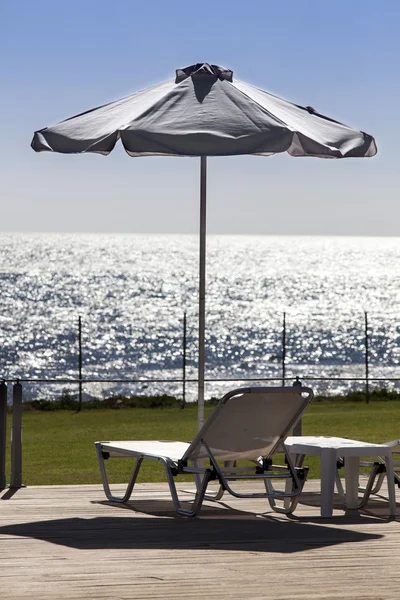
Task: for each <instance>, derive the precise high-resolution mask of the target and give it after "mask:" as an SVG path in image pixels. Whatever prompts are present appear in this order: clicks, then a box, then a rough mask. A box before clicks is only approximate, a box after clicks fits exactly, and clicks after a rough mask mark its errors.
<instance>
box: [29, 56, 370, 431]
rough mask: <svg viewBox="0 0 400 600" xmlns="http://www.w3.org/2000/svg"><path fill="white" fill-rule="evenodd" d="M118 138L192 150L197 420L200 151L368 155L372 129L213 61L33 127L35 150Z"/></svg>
mask: <svg viewBox="0 0 400 600" xmlns="http://www.w3.org/2000/svg"><path fill="white" fill-rule="evenodd" d="M119 139H120V140H121V142H122V144H123V146H124V148H125V150H126V152H127V153H128V154H129V155H130V156H198V157H201V164H200V274H199V350H198V352H199V354H198V357H199V358H198V411H199V413H198V424H199V427H201V426H202V424H203V422H204V333H205V267H206V262H205V256H206V178H207V158H206V157H207V156H229V155H239V154H255V155H261V156H270V155H271V154H275V153H277V152H288V153H289V154H290V155H292V156H316V157H320V158H347V157H364V156H374V155H375V154H376V152H377V148H376V144H375V140H374V138H373V137H372V136H370V135H368V134H366V133H364V132H362V131H358V130H356V129H353V128H351V127H348V126H347V125H344V124H343V123H339V122H338V121H334V120H333V119H330V118H328V117H326V116H324V115H322V114H320V113H318V112H317V111H316V110H314V109H313V108H312V107H311V106H305V107H304V106H299V105H298V104H293V103H291V102H288V101H286V100H283V99H281V98H279V97H277V96H274V95H273V94H270V93H268V92H265V91H263V90H260V89H258V88H256V87H253V86H252V85H249V84H247V83H244V82H243V81H239V80H236V79H234V77H233V72H232V71H231V70H229V69H226V68H224V67H220V66H218V65H210V64H208V63H198V64H196V65H192V66H189V67H185V68H183V69H177V71H176V77H175V79H172V80H169V81H165V82H163V83H160V84H157V85H154V86H152V87H149V88H147V89H145V90H142V91H139V92H136V93H134V94H132V95H130V96H126V97H125V98H122V99H121V100H117V101H115V102H111V103H109V104H105V105H103V106H99V107H97V108H94V109H92V110H89V111H87V112H84V113H81V114H79V115H76V116H74V117H71V118H70V119H67V120H65V121H62V122H61V123H58V124H56V125H53V126H51V127H46V128H45V129H41V130H39V131H36V132H35V134H34V136H33V140H32V148H33V149H34V150H35V151H36V152H42V151H50V152H62V153H65V154H75V153H85V152H95V153H99V154H105V155H107V154H109V153H110V152H111V150H112V149H113V148H114V146H115V144H116V143H117V141H118V140H119Z"/></svg>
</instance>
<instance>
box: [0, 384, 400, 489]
mask: <svg viewBox="0 0 400 600" xmlns="http://www.w3.org/2000/svg"><path fill="white" fill-rule="evenodd" d="M338 380H344V381H354V382H356V381H362V382H364V378H356V377H343V378H340V377H307V376H302V379H301V380H300V378H299V377H298V376H296V377H295V378H294V379H293V378H285V377H283V378H281V377H248V378H221V379H207V378H205V382H209V383H217V382H276V381H280V382H282V385H286V384H287V383H290V384H291V385H293V386H301V385H302V382H304V381H305V382H313V381H338ZM371 381H382V382H387V381H400V378H390V379H388V378H373V379H368V380H367V383H368V382H371ZM188 382H190V383H197V379H191V378H185V377H183V378H182V379H101V378H95V379H82V378H79V379H71V378H66V379H59V378H55V379H33V378H21V379H3V380H0V490H2V489H5V488H6V487H10V488H14V489H18V488H21V487H22V485H23V484H22V407H23V392H22V384H23V383H31V384H32V383H35V384H73V385H78V387H79V390H80V392H81V391H82V387H83V385H84V384H88V383H182V384H183V391H184V390H185V385H186V383H188ZM9 384H11V385H12V428H11V453H10V455H11V471H10V484H9V486H7V483H6V445H7V441H6V440H7V410H8V406H7V399H8V385H9ZM366 401H367V402H368V401H369V398H368V399H366ZM301 434H302V422H301V420H300V421H299V422H298V423H297V425H296V426H295V428H294V429H293V435H301Z"/></svg>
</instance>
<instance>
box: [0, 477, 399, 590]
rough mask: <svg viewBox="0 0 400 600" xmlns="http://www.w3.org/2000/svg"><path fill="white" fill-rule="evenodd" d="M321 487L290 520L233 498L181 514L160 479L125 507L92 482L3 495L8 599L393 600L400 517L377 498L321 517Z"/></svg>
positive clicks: (0, 556)
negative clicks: (193, 514) (196, 515)
mask: <svg viewBox="0 0 400 600" xmlns="http://www.w3.org/2000/svg"><path fill="white" fill-rule="evenodd" d="M319 485H320V483H319V482H318V481H309V482H307V484H306V488H305V493H304V495H303V496H302V502H301V503H300V504H299V506H298V508H297V510H296V513H295V517H294V518H293V519H289V518H287V517H286V516H284V515H278V514H277V513H274V512H272V511H271V510H270V509H269V505H268V504H267V503H266V501H265V500H260V499H253V500H240V499H236V498H232V497H229V496H227V497H226V498H225V497H224V498H223V504H219V503H215V504H212V503H206V506H205V508H204V511H203V512H202V513H201V516H200V517H199V518H196V519H184V518H176V517H175V515H174V512H173V509H172V504H171V502H170V501H169V496H168V489H167V487H166V484H162V483H157V484H138V488H137V491H136V493H135V500H134V501H133V502H130V503H128V506H127V507H124V506H118V505H115V504H111V503H109V502H107V501H106V499H105V496H104V493H103V490H102V488H101V486H98V485H82V486H41V487H27V488H22V489H20V490H18V491H16V492H15V493H13V492H12V491H11V490H4V491H3V492H0V565H1V567H0V586H1V590H2V591H3V593H4V591H6V593H7V596H8V597H10V598H13V599H15V600H18V599H20V598H27V597H29V598H30V600H36V599H39V598H40V599H44V600H48V599H51V598H61V599H64V598H65V599H77V598H85V599H92V598H96V599H102V600H103V599H113V600H117V599H119V598H121V599H128V598H129V599H141V600H146V599H147V598H152V599H170V598H171V599H185V600H192V599H199V598H202V599H204V598H207V599H209V600H214V599H217V598H218V600H220V599H221V598H232V599H234V600H236V599H237V600H239V599H240V600H243V599H247V598H249V599H250V598H251V599H252V600H258V599H261V598H274V599H276V600H289V599H290V600H306V599H307V600H309V599H310V598H313V599H317V600H338V599H340V600H342V599H343V598H346V599H354V600H398V598H400V570H399V569H398V565H399V564H400V535H399V534H400V517H398V518H397V519H389V518H388V514H389V507H388V503H387V502H386V501H384V500H383V499H376V500H375V499H374V500H373V501H371V502H370V503H369V505H368V507H367V510H364V511H362V512H357V511H348V512H347V513H345V512H344V511H343V510H342V508H341V507H340V505H335V510H334V515H333V517H332V519H321V518H320V516H319V506H318V502H319V496H318V489H319ZM118 487H120V486H118ZM190 488H191V486H190V484H182V485H181V490H182V491H183V492H185V490H190ZM120 489H122V488H120ZM397 492H398V493H399V490H397ZM383 495H385V490H383ZM191 497H192V495H191V494H190V493H189V494H187V498H188V499H189V498H191ZM399 500H400V495H398V501H399ZM133 507H134V508H135V510H134V509H133ZM398 508H399V512H400V506H399V507H398Z"/></svg>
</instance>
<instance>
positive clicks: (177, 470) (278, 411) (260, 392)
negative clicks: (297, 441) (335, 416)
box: [95, 386, 313, 516]
mask: <svg viewBox="0 0 400 600" xmlns="http://www.w3.org/2000/svg"><path fill="white" fill-rule="evenodd" d="M312 397H313V393H312V390H310V389H309V388H304V387H297V386H296V387H287V388H266V387H251V388H241V389H237V390H233V391H231V392H229V393H228V394H226V395H225V396H224V397H223V398H222V399H221V400H220V401H219V403H218V405H217V406H216V407H215V409H214V411H213V412H212V413H211V415H210V416H209V417H208V419H207V421H206V423H205V424H204V425H203V427H202V428H201V429H200V431H199V432H198V434H197V436H196V437H195V438H194V440H193V441H192V442H191V443H188V442H179V441H168V440H160V441H157V440H149V441H142V440H138V441H133V440H129V441H101V442H95V446H96V451H97V457H98V460H99V465H100V473H101V477H102V482H103V487H104V491H105V494H106V496H107V498H108V499H109V500H112V501H114V502H127V501H128V500H129V498H130V496H131V493H132V491H133V488H134V485H135V482H136V479H137V476H138V473H139V470H140V467H141V464H142V462H143V460H144V459H147V460H155V461H158V462H160V463H162V464H163V465H164V468H165V472H166V475H167V480H168V483H169V487H170V491H171V497H172V500H173V503H174V506H175V509H176V511H177V513H178V514H180V515H185V516H194V515H196V514H197V513H198V512H199V511H200V509H201V506H202V503H203V500H204V498H206V499H207V500H219V499H220V498H221V497H222V495H223V493H224V492H225V491H227V492H229V493H230V494H232V495H233V496H235V497H237V498H252V497H253V498H259V497H265V498H267V499H268V501H269V503H270V505H271V507H272V508H273V509H274V510H276V511H277V512H283V513H291V512H293V510H294V508H295V506H296V505H297V502H298V497H299V494H300V492H301V490H302V489H303V485H304V482H305V479H306V476H307V468H306V467H296V466H294V465H293V463H292V460H291V458H290V455H289V453H288V451H287V450H286V449H285V446H284V443H283V442H284V441H285V438H286V437H287V435H288V434H289V433H290V432H291V431H292V429H293V427H294V426H295V425H296V423H297V422H298V421H299V419H300V418H301V416H302V414H303V412H304V411H305V409H306V408H307V406H308V405H309V403H310V402H311V399H312ZM282 449H283V451H284V454H285V459H286V464H285V465H274V464H273V460H272V458H273V456H274V454H276V453H277V452H279V451H282ZM113 458H134V459H136V462H135V464H134V466H133V470H132V475H131V478H130V481H129V484H128V487H127V489H126V492H125V494H124V495H123V496H122V497H119V496H114V495H113V494H112V493H111V490H110V486H109V483H108V477H107V472H106V466H105V461H106V460H107V459H113ZM238 461H250V462H251V463H252V465H253V466H252V465H250V466H248V464H246V465H244V466H240V465H238ZM205 463H206V464H205ZM207 463H209V464H207ZM183 474H192V475H193V476H194V477H195V481H196V490H197V492H196V494H195V499H194V502H193V506H192V508H191V509H186V508H183V507H182V505H181V503H180V500H179V498H178V493H177V489H176V485H175V478H176V477H177V476H179V475H183ZM243 479H250V480H261V481H262V482H263V484H264V489H265V491H261V492H260V491H256V492H248V493H243V492H238V491H237V490H234V489H233V487H232V485H231V482H235V481H238V480H243ZM213 480H217V481H218V482H219V484H220V485H219V490H218V492H217V493H216V494H215V495H214V496H210V495H206V492H207V486H208V484H209V482H210V481H213ZM279 481H281V483H282V482H283V486H282V489H280V488H277V487H275V485H273V483H272V482H274V483H275V484H277V483H279ZM288 482H289V484H288ZM284 500H286V501H285V502H284ZM277 501H279V502H280V501H282V502H280V504H281V505H279V504H278V503H277Z"/></svg>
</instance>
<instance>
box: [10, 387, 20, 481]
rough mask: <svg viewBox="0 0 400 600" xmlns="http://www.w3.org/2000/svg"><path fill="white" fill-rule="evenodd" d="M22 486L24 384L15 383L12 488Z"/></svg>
mask: <svg viewBox="0 0 400 600" xmlns="http://www.w3.org/2000/svg"><path fill="white" fill-rule="evenodd" d="M20 487H22V385H21V384H20V382H19V381H18V380H17V382H16V383H14V385H13V419H12V429H11V477H10V488H20Z"/></svg>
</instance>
